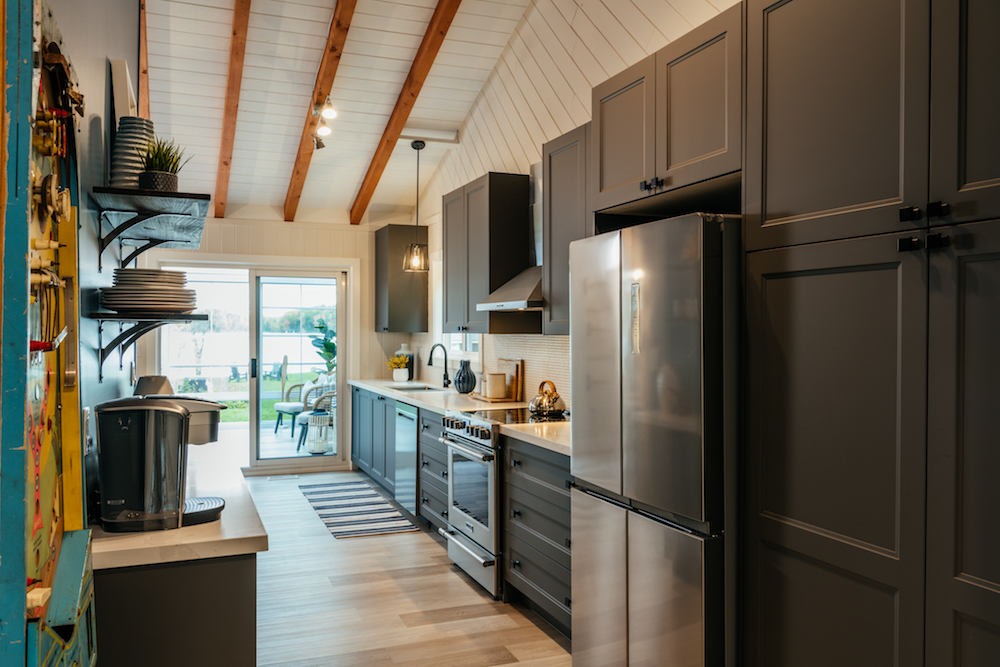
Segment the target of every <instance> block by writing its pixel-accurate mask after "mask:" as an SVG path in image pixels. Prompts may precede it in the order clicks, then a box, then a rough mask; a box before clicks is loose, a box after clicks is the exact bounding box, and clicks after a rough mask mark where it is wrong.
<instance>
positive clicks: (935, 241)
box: [927, 234, 951, 250]
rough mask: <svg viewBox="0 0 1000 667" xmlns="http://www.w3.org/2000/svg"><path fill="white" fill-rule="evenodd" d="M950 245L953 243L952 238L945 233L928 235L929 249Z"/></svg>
mask: <svg viewBox="0 0 1000 667" xmlns="http://www.w3.org/2000/svg"><path fill="white" fill-rule="evenodd" d="M949 245H951V239H950V238H948V237H947V236H946V235H944V234H928V235H927V249H928V250H938V249H940V248H947V247H948V246H949Z"/></svg>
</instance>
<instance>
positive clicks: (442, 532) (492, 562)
mask: <svg viewBox="0 0 1000 667" xmlns="http://www.w3.org/2000/svg"><path fill="white" fill-rule="evenodd" d="M438 533H439V534H440V535H441V537H443V538H444V539H446V540H448V541H449V542H451V543H452V544H454V545H455V546H457V547H459V548H460V549H462V551H464V552H466V553H467V554H469V555H470V556H472V557H473V558H475V559H476V562H478V563H479V564H480V565H482V566H483V567H492V566H494V565H496V561H495V560H487V559H485V558H483V557H482V556H480V555H479V554H477V553H476V552H475V551H473V550H472V549H470V548H469V547H467V546H465V545H464V544H462V543H461V542H459V541H458V540H456V539H455V538H454V537H452V535H454V534H455V533H453V532H450V531H447V530H445V529H444V528H438Z"/></svg>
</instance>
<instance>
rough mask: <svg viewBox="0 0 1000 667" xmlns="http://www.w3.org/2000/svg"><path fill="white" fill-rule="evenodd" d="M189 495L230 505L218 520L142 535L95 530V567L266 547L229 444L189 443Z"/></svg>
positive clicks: (236, 553)
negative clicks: (233, 461)
mask: <svg viewBox="0 0 1000 667" xmlns="http://www.w3.org/2000/svg"><path fill="white" fill-rule="evenodd" d="M186 493H187V497H189V498H194V497H204V496H218V497H221V498H223V499H224V500H225V501H226V508H225V509H224V510H222V516H221V517H220V518H219V520H218V521H211V522H209V523H203V524H200V525H197V526H186V527H183V528H177V529H174V530H153V531H147V532H141V533H108V532H105V531H104V530H102V529H101V528H99V527H97V526H91V529H92V531H93V540H94V541H93V547H92V549H93V551H92V553H93V565H94V569H95V570H104V569H112V568H120V567H131V566H134V565H155V564H160V563H175V562H181V561H192V560H200V559H205V558H218V557H220V556H239V555H246V554H253V553H257V552H259V551H267V531H265V530H264V525H263V524H262V523H261V521H260V517H259V516H258V515H257V507H256V505H254V502H253V498H251V497H250V491H249V490H248V489H247V485H246V482H245V481H244V480H243V473H242V472H241V471H240V468H239V466H237V465H234V464H233V463H232V460H231V458H229V457H227V452H226V451H225V445H223V444H222V443H211V444H207V445H189V446H188V466H187V489H186Z"/></svg>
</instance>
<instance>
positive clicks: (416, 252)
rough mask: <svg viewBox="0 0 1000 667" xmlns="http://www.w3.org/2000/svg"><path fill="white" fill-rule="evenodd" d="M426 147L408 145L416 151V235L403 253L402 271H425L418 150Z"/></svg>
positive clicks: (416, 143)
mask: <svg viewBox="0 0 1000 667" xmlns="http://www.w3.org/2000/svg"><path fill="white" fill-rule="evenodd" d="M426 145H427V144H425V143H424V142H422V141H420V140H419V139H417V140H416V141H414V142H413V143H411V144H410V147H411V148H413V150H415V151H417V211H416V214H415V215H414V221H415V224H416V230H415V231H416V234H415V235H414V239H413V243H411V244H409V245H408V246H406V252H405V253H403V270H404V271H420V272H423V271H427V244H426V243H420V150H421V149H422V148H423V147H424V146H426Z"/></svg>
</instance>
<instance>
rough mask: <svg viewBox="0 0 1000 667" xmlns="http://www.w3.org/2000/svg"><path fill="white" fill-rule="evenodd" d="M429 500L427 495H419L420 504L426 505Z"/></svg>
mask: <svg viewBox="0 0 1000 667" xmlns="http://www.w3.org/2000/svg"><path fill="white" fill-rule="evenodd" d="M429 500H430V498H428V497H427V496H421V497H420V504H421V505H426V504H427V502H428V501H429Z"/></svg>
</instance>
